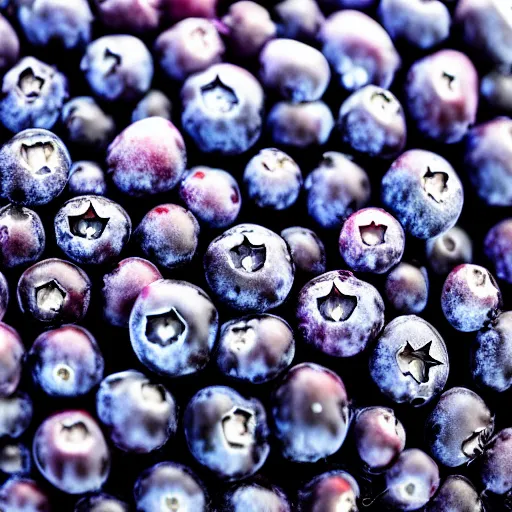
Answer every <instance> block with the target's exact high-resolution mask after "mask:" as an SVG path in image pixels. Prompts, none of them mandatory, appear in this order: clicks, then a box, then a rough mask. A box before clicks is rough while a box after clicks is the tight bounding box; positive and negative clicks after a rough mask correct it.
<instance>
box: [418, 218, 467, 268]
mask: <svg viewBox="0 0 512 512" xmlns="http://www.w3.org/2000/svg"><path fill="white" fill-rule="evenodd" d="M425 247H426V250H425V253H426V256H427V259H428V263H429V265H430V268H431V269H432V270H433V271H434V272H435V273H436V274H439V275H446V274H448V273H449V272H450V271H451V270H452V269H454V268H455V267H456V266H457V265H461V264H462V263H471V262H472V261H473V243H472V242H471V238H469V236H468V234H467V233H466V232H465V231H464V230H463V229H462V228H459V227H458V226H455V227H453V228H451V229H449V230H448V231H445V232H444V233H443V234H442V235H440V236H437V237H435V238H429V239H428V240H427V242H426V246H425Z"/></svg>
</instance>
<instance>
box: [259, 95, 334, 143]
mask: <svg viewBox="0 0 512 512" xmlns="http://www.w3.org/2000/svg"><path fill="white" fill-rule="evenodd" d="M333 126H334V118H333V116H332V112H331V110H330V109H329V107H328V106H327V105H326V104H325V103H324V102H323V101H312V102H310V103H299V104H294V103H287V102H284V101H282V102H279V103H276V104H275V105H274V106H273V107H272V109H271V110H270V112H269V114H268V118H267V132H268V133H269V135H270V138H271V140H272V142H273V143H274V144H276V145H280V146H292V147H297V148H305V147H308V146H321V145H323V144H325V143H326V142H327V140H328V139H329V136H330V135H331V131H332V129H333Z"/></svg>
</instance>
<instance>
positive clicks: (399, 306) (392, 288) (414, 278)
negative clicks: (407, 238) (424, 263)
mask: <svg viewBox="0 0 512 512" xmlns="http://www.w3.org/2000/svg"><path fill="white" fill-rule="evenodd" d="M385 292H386V299H387V301H388V303H389V304H391V306H392V307H393V309H394V310H395V311H397V312H399V313H401V314H405V315H409V314H419V313H421V312H422V311H423V310H424V309H425V307H426V306H427V302H428V292H429V280H428V274H427V271H426V270H425V267H421V268H418V267H416V266H414V265H410V264H409V263H400V264H399V265H397V266H396V267H395V268H394V269H393V270H391V272H390V273H389V274H388V276H387V278H386V284H385Z"/></svg>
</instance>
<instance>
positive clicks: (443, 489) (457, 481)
mask: <svg viewBox="0 0 512 512" xmlns="http://www.w3.org/2000/svg"><path fill="white" fill-rule="evenodd" d="M466 511H467V512H485V509H484V504H483V503H482V500H481V499H480V496H479V494H478V492H477V490H476V489H475V488H474V486H473V484H472V483H471V482H470V481H469V480H468V479H467V478H466V477H464V476H460V475H449V476H448V477H446V480H445V481H444V482H443V483H442V484H441V486H440V487H439V490H438V491H437V494H436V495H435V496H434V497H433V498H432V499H431V500H430V501H429V502H428V503H427V505H426V507H425V512H466Z"/></svg>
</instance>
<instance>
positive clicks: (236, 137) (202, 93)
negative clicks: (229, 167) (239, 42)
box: [181, 63, 263, 155]
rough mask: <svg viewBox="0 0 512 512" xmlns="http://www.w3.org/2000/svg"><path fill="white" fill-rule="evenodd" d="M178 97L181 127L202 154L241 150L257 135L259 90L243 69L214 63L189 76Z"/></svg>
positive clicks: (259, 129) (247, 146)
mask: <svg viewBox="0 0 512 512" xmlns="http://www.w3.org/2000/svg"><path fill="white" fill-rule="evenodd" d="M181 100H182V103H183V112H182V117H181V122H182V124H183V129H184V130H185V131H186V132H187V133H188V135H189V136H190V137H191V138H192V139H193V140H194V142H195V144H196V145H197V146H198V148H199V149H200V150H201V151H203V152H205V153H212V152H215V153H222V154H226V155H231V154H239V153H243V152H244V151H247V150H248V149H249V148H251V147H252V146H253V145H254V144H255V143H256V141H257V140H258V138H259V136H260V133H261V126H262V122H263V120H262V110H263V89H262V87H261V85H260V84H259V82H258V81H257V80H256V78H254V76H253V75H251V74H250V73H249V72H248V71H246V70H245V69H243V68H240V67H238V66H235V65H233V64H227V63H223V64H215V65H213V66H210V67H209V68H208V69H207V70H205V71H203V72H201V73H196V74H195V75H192V76H191V77H189V78H188V79H187V80H186V81H185V83H184V84H183V88H182V89H181Z"/></svg>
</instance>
